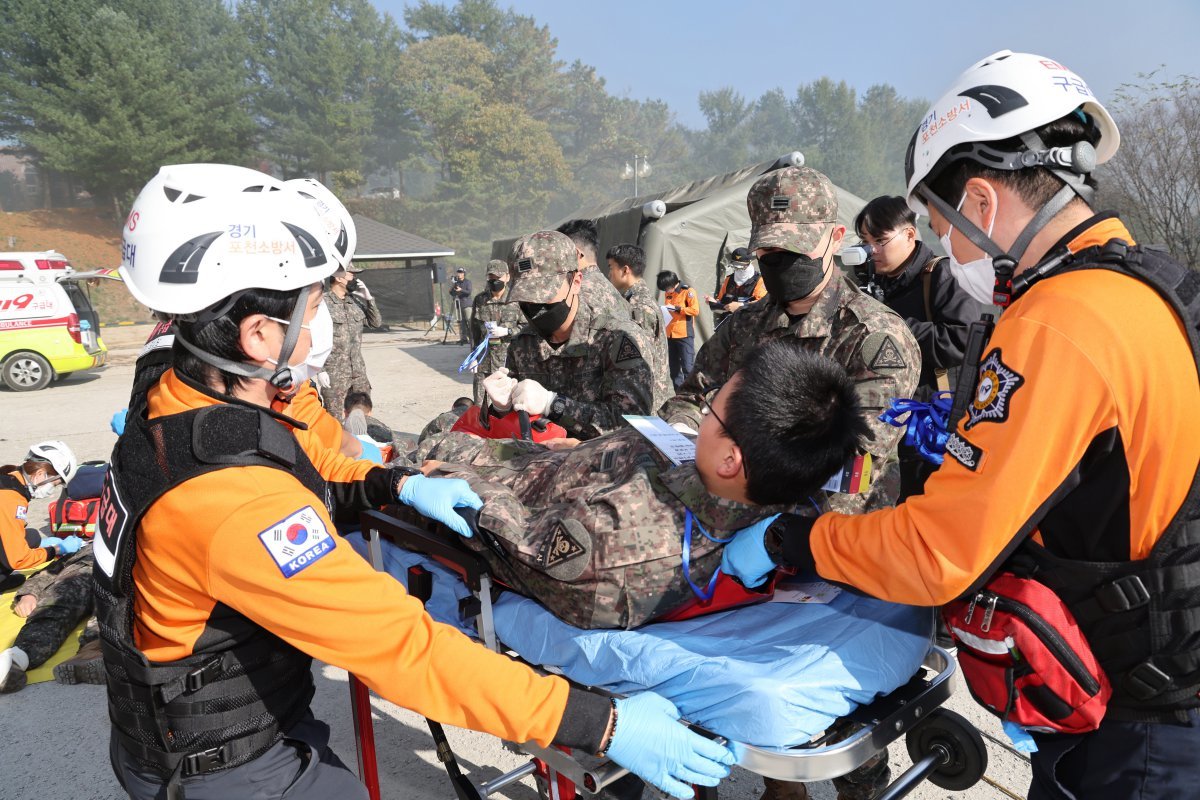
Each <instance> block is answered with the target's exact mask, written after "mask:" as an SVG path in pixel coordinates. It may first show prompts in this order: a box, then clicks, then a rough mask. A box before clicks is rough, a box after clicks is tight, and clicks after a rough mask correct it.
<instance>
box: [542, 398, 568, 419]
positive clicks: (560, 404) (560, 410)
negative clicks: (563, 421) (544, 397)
mask: <svg viewBox="0 0 1200 800" xmlns="http://www.w3.org/2000/svg"><path fill="white" fill-rule="evenodd" d="M566 411H567V401H566V400H564V399H563V397H562V395H558V396H557V397H555V398H554V400H553V401H552V402H551V403H550V413H549V414H547V415H546V416H548V417H549V418H550V419H551V420H557V419H558V418H559V417H561V416H562V415H563V414H565V413H566Z"/></svg>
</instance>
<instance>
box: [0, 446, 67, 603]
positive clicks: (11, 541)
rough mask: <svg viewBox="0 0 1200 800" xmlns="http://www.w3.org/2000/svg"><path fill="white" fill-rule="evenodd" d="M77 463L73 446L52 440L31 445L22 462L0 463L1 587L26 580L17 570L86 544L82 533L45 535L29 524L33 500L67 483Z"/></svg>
mask: <svg viewBox="0 0 1200 800" xmlns="http://www.w3.org/2000/svg"><path fill="white" fill-rule="evenodd" d="M77 464H78V462H77V461H76V460H75V454H74V453H72V452H71V448H69V447H67V446H66V445H65V444H63V443H62V442H57V441H51V442H39V443H38V444H35V445H33V446H32V447H30V448H29V452H28V453H27V454H26V455H25V460H24V461H23V462H22V463H21V464H10V465H8V466H6V467H0V591H5V592H7V591H9V590H10V589H15V588H17V587H18V586H20V585H21V584H22V583H24V582H25V578H24V576H22V575H17V574H16V571H17V570H19V569H31V568H33V567H36V566H38V565H39V564H45V563H46V562H47V561H52V560H54V559H56V558H58V557H59V556H60V555H66V554H68V553H74V552H76V551H78V550H79V548H80V547H81V546H82V544H83V540H82V539H80V538H79V537H78V536H68V537H67V538H66V539H59V538H56V537H54V538H49V539H42V538H41V537H40V536H39V535H38V534H37V533H36V532H30V531H27V530H26V526H25V519H26V517H27V516H28V514H29V502H30V500H33V499H35V498H36V499H39V500H40V499H45V498H47V497H49V496H50V495H51V494H53V493H54V490H55V489H58V488H61V487H63V486H65V485H66V484H67V481H69V480H71V476H72V475H74V474H75V467H76V465H77Z"/></svg>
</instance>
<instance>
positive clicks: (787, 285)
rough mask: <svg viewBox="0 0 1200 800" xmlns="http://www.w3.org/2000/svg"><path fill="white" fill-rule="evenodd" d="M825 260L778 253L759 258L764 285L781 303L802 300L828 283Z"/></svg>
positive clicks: (785, 252)
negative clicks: (824, 281)
mask: <svg viewBox="0 0 1200 800" xmlns="http://www.w3.org/2000/svg"><path fill="white" fill-rule="evenodd" d="M824 262H825V258H824V256H822V257H821V258H813V257H812V256H806V255H804V254H802V253H792V252H789V251H787V250H778V251H776V252H774V253H766V254H764V255H761V256H759V257H758V263H759V265H760V266H762V279H763V285H764V286H765V287H766V289H767V293H768V294H770V295H771V297H773V298H774V299H775V301H776V302H778V303H784V304H786V303H791V302H793V301H795V300H803V299H804V298H806V297H808V296H809V295H810V294H812V293H813V292H815V291H816V290H817V287H818V286H820V285H821V281H823V280H825V263H824Z"/></svg>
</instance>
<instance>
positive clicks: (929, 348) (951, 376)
mask: <svg viewBox="0 0 1200 800" xmlns="http://www.w3.org/2000/svg"><path fill="white" fill-rule="evenodd" d="M916 223H917V218H916V215H915V214H914V213H913V212H912V210H911V209H910V208H909V207H908V204H907V203H905V202H904V198H903V197H876V198H875V199H874V200H872V201H871V202H869V203H867V204H866V205H865V206H863V209H862V211H860V212H859V213H858V216H857V217H855V218H854V229H855V231H857V233H858V236H859V238H860V239H862V242H863V244H864V245H865V246H866V247H867V248H868V249H869V251H870V254H871V259H872V261H873V263H874V274H875V280H874V281H873V282H870V283H869V285H868V289H872V288H873V292H872V293H873V294H874V295H875V296H876V298H877V299H879V300H880V301H882V302H883V304H884V305H886V306H887V307H888V308H890V309H892V310H893V311H895V312H896V313H897V314H899V315H900V316H901V317H903V318H904V321H905V322H907V323H908V327H909V330H911V331H912V334H913V336H914V337H915V338H916V340H917V344H918V345H920V347H921V378H920V382H919V383H918V385H917V391H916V392H915V396H916V399H918V400H929V399H930V398H931V397H932V396H933V395H934V393H935V392H938V391H939V390H943V389H951V388H953V386H954V380H955V374H956V373H957V368H958V367H959V365H961V364H962V361H963V349H964V348H965V347H966V343H967V326H968V325H970V324H971V323H972V322H974V321H975V320H977V319H979V316H980V314H983V313H985V312H986V311H987V310H988V309H989V308H990V307H989V306H986V305H984V304H982V303H980V302H978V301H977V300H975V299H974V298H972V297H971V295H969V294H967V292H966V290H965V289H964V288H963V287H962V286H960V285H959V284H958V281H956V280H955V279H954V276H953V275H951V274H950V270H949V268H948V266H947V265H945V264H944V263H943V262H944V260H945V259H943V258H939V257H938V256H935V255H934V253H933V251H932V250H930V249H929V247H928V246H926V244H925V243H924V242H922V241H921V240H920V239H918V238H917V224H916ZM933 469H934V467H933V465H932V464H930V463H928V462H927V461H924V460H923V459H922V458H921V457H920V456H918V455H917V452H916V450H915V449H914V448H912V447H909V446H908V445H906V444H904V443H903V442H901V444H900V499H901V500H903V499H904V498H906V497H910V496H912V495H914V494H920V492H921V490H922V488H923V487H924V485H925V479H926V478H928V477H929V474H930V473H931V472H933Z"/></svg>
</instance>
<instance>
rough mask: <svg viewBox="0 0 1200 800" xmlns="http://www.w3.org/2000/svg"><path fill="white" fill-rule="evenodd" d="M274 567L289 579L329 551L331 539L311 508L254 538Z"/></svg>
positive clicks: (276, 524)
mask: <svg viewBox="0 0 1200 800" xmlns="http://www.w3.org/2000/svg"><path fill="white" fill-rule="evenodd" d="M258 539H259V541H261V542H262V543H263V546H264V547H266V548H267V552H268V553H270V554H271V558H272V559H274V561H275V565H276V566H277V567H279V571H280V572H282V573H283V577H285V578H290V577H292V576H293V575H295V574H296V573H297V572H300V571H301V570H303V569H305V568H306V567H308V566H310V565H311V564H312V563H313V562H314V561H317V560H319V559H321V558H324V557H325V556H326V555H328V554H329V553H330V551H332V550H333V547H334V542H333V537H332V536H331V535H330V534H329V531H328V530H326V528H325V523H324V522H322V521H321V517H320V516H319V515H318V514H317V512H316V511H314V510H313V507H312V506H305V507H304V508H302V509H300V510H299V511H297V512H295V513H294V514H291V515H290V516H288V517H287V518H286V519H281V520H280V521H279V522H276V523H275V524H274V525H272V526H271V527H269V528H267V529H266V530H265V531H263V532H262V533H260V534H259V535H258Z"/></svg>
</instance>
